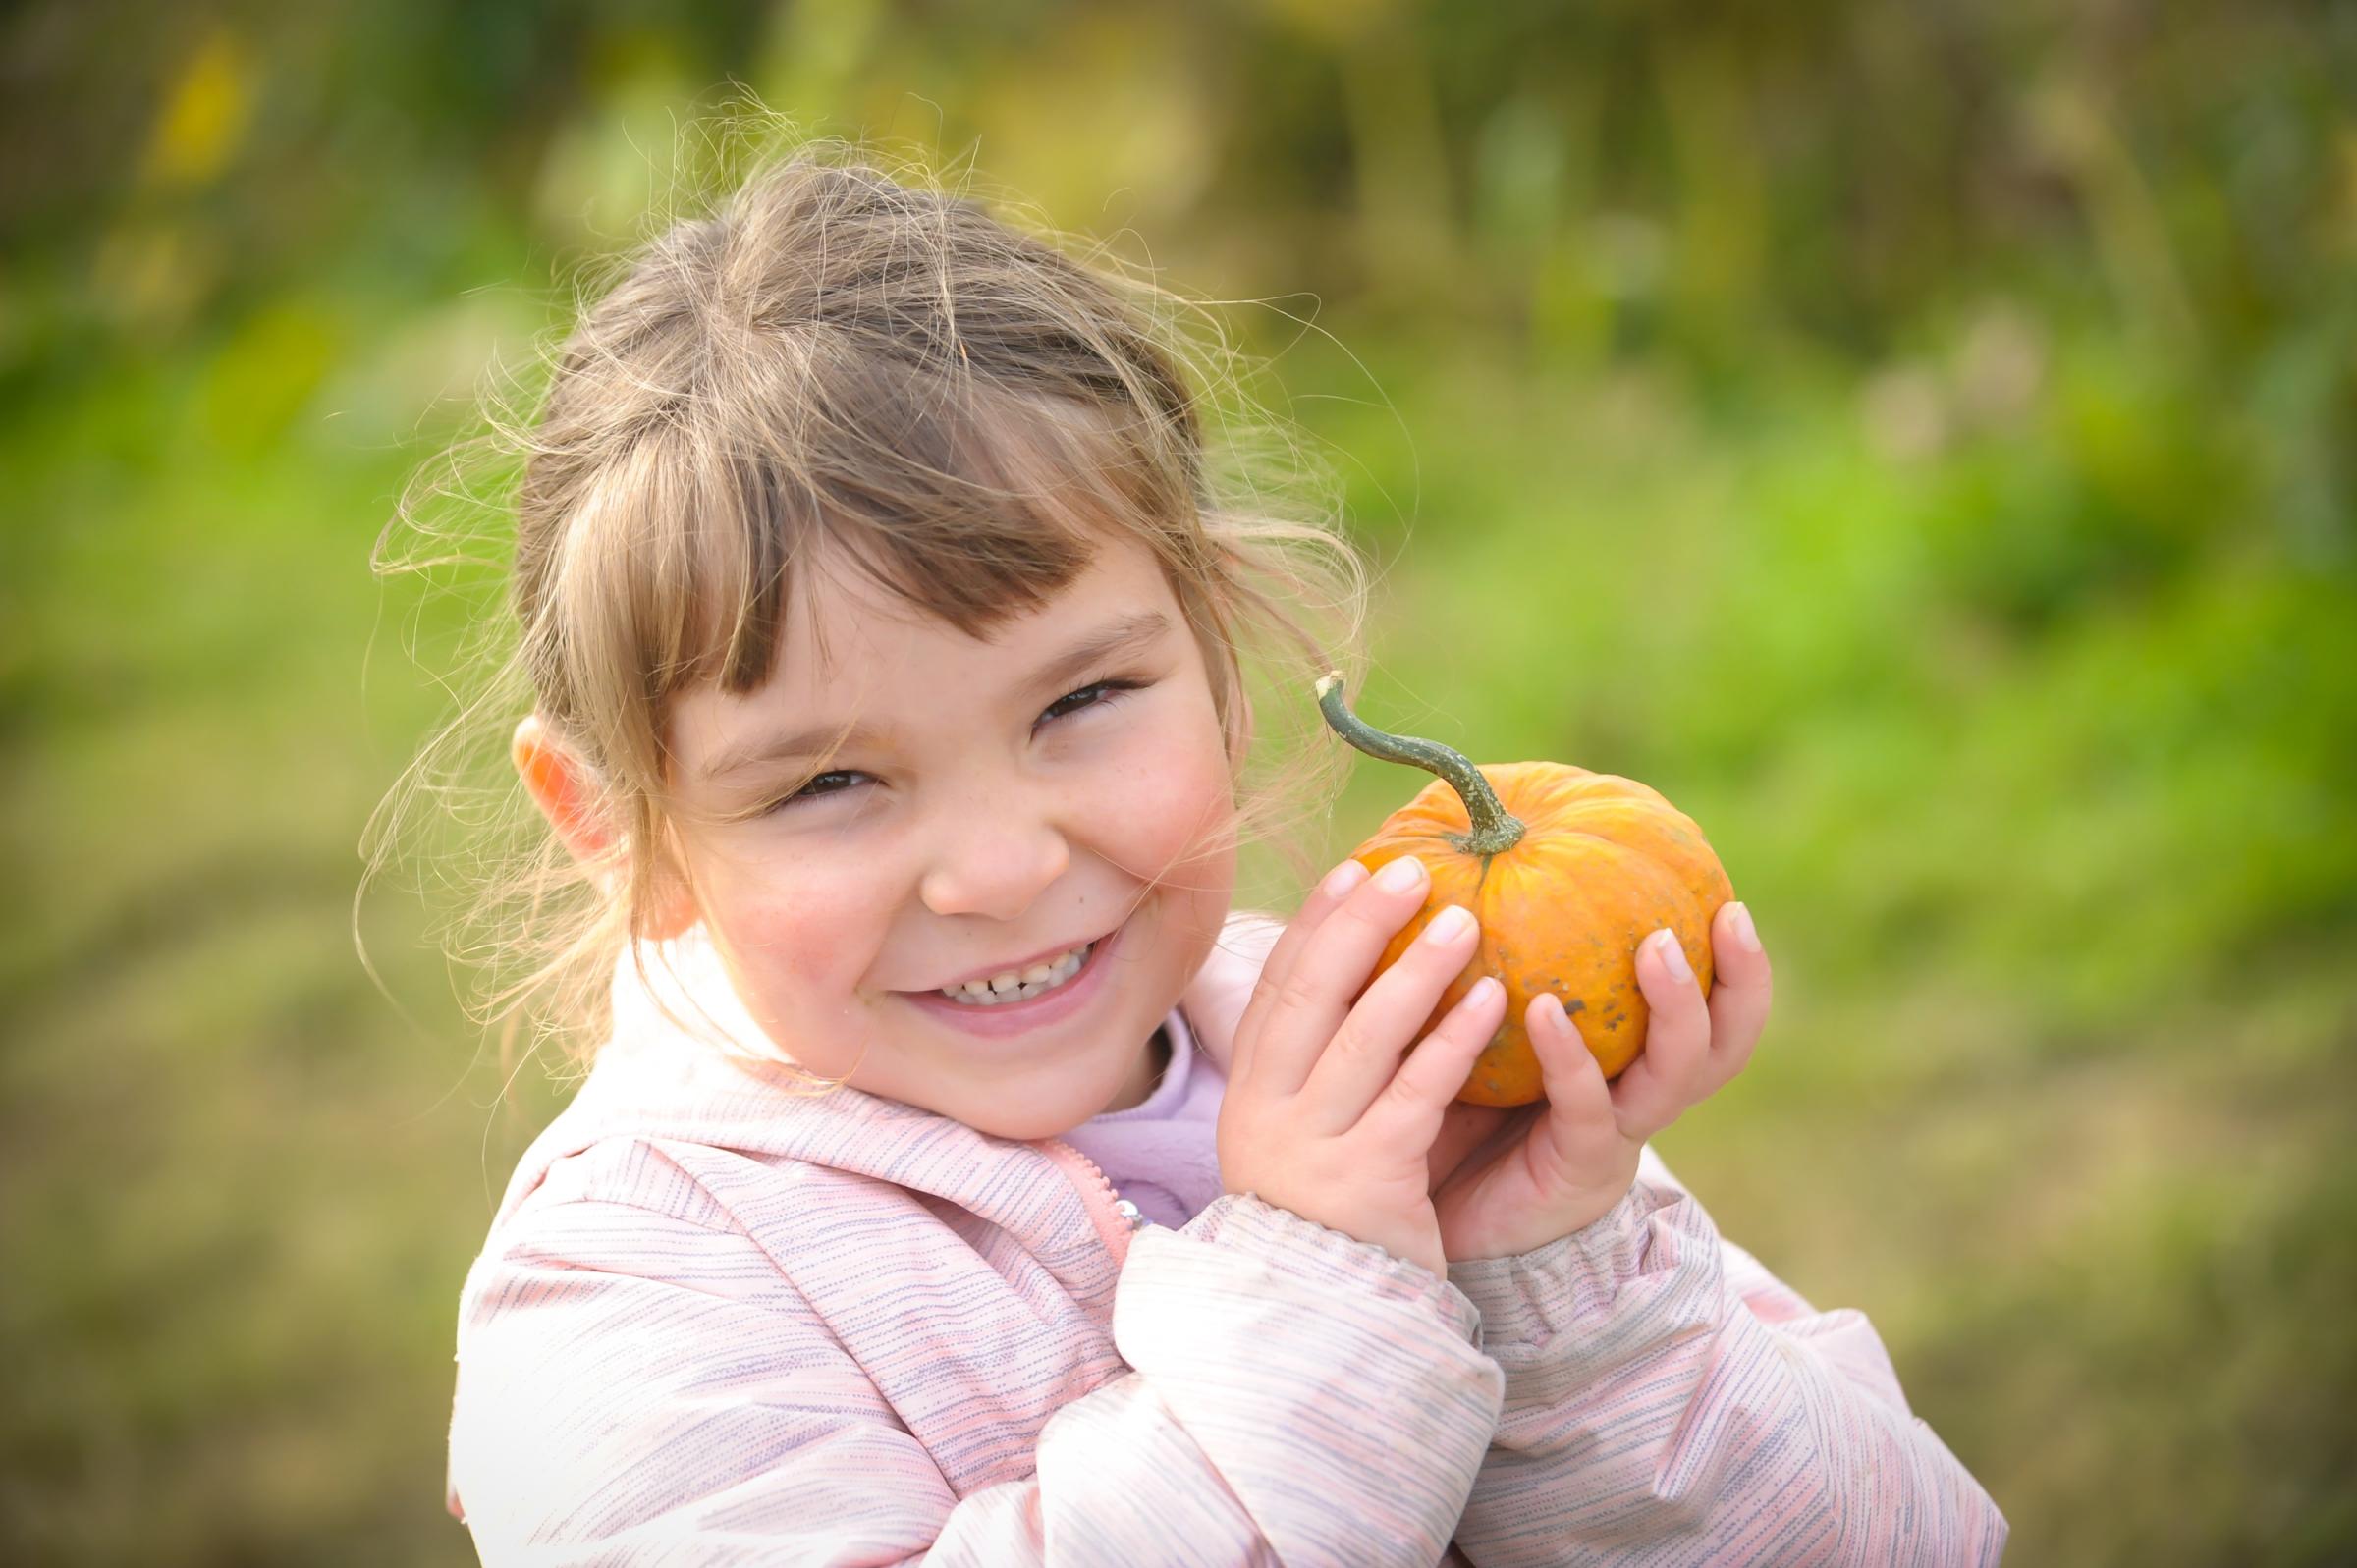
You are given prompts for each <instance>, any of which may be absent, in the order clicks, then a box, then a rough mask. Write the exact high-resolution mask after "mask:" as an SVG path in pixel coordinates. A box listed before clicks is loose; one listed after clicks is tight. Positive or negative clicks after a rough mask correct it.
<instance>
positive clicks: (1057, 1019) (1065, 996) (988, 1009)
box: [901, 921, 1129, 1038]
mask: <svg viewBox="0 0 2357 1568" xmlns="http://www.w3.org/2000/svg"><path fill="white" fill-rule="evenodd" d="M1128 929H1129V926H1128V923H1127V922H1126V921H1124V923H1123V924H1121V925H1119V926H1116V927H1115V928H1114V929H1113V930H1112V931H1110V932H1108V933H1107V934H1106V935H1104V936H1102V937H1099V938H1098V939H1097V940H1096V942H1095V944H1094V945H1093V946H1090V947H1089V949H1088V959H1087V961H1086V962H1084V963H1082V964H1081V965H1080V968H1079V971H1078V972H1077V973H1076V974H1074V975H1073V976H1072V978H1071V979H1069V980H1068V981H1066V982H1065V983H1064V984H1063V985H1061V986H1058V987H1057V988H1056V989H1055V990H1054V991H1048V992H1043V993H1041V994H1040V995H1039V996H1036V997H1033V998H1032V999H1030V1000H1028V1001H996V1002H988V1003H977V1002H970V1001H952V1000H950V999H949V998H947V997H945V996H943V995H942V994H941V993H940V992H938V991H904V992H902V993H901V995H902V996H904V997H905V998H907V999H908V1001H909V1003H910V1004H911V1005H913V1006H916V1007H919V1008H922V1009H923V1010H924V1011H925V1012H927V1013H929V1014H931V1015H932V1016H933V1017H936V1018H939V1019H940V1020H941V1021H942V1022H944V1023H946V1024H949V1025H951V1026H952V1027H954V1028H958V1029H962V1030H964V1031H965V1032H966V1033H968V1034H975V1035H987V1036H991V1037H993V1038H998V1037H1004V1036H1007V1035H1020V1034H1028V1033H1030V1032H1031V1031H1032V1030H1034V1029H1042V1028H1045V1027H1047V1026H1048V1025H1049V1024H1054V1023H1061V1022H1063V1021H1064V1020H1065V1019H1066V1018H1069V1017H1070V1016H1071V1015H1072V1014H1073V1013H1075V1012H1078V1011H1079V1010H1080V1009H1081V1008H1082V1007H1085V1006H1087V1005H1088V1003H1089V1000H1090V999H1092V998H1093V997H1095V996H1096V994H1097V993H1098V992H1099V991H1101V990H1103V989H1104V987H1105V960H1106V958H1107V957H1108V956H1110V955H1111V954H1112V952H1113V949H1114V948H1115V947H1117V946H1120V945H1121V941H1122V935H1123V933H1124V932H1126V931H1127V930H1128Z"/></svg>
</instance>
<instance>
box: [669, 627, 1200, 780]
mask: <svg viewBox="0 0 2357 1568" xmlns="http://www.w3.org/2000/svg"><path fill="white" fill-rule="evenodd" d="M1170 626H1171V618H1170V617H1168V616H1166V615H1164V614H1163V613H1162V612H1161V611H1159V610H1137V611H1132V612H1130V613H1129V614H1127V615H1125V616H1121V617H1118V618H1117V619H1115V620H1113V621H1109V622H1106V623H1105V624H1104V625H1103V626H1100V627H1099V628H1097V629H1096V630H1095V631H1092V632H1090V633H1089V634H1088V635H1087V636H1085V637H1083V638H1081V639H1080V640H1079V641H1078V642H1075V643H1073V644H1072V645H1071V646H1070V647H1069V648H1067V649H1066V650H1065V651H1064V652H1062V653H1060V654H1058V655H1057V656H1056V657H1055V658H1053V659H1050V660H1049V661H1048V662H1047V663H1046V664H1044V665H1042V666H1040V667H1039V669H1038V670H1037V671H1035V672H1034V673H1033V674H1032V676H1031V677H1030V678H1029V679H1028V680H1026V681H1024V682H1023V685H1022V690H1023V691H1024V692H1025V693H1026V694H1036V693H1039V692H1043V691H1045V690H1047V689H1048V688H1049V687H1051V686H1061V685H1064V684H1065V683H1067V682H1068V681H1072V680H1077V679H1078V678H1079V677H1080V676H1082V675H1083V674H1085V673H1086V672H1087V671H1088V670H1089V669H1090V668H1091V667H1093V666H1095V665H1097V664H1099V663H1101V662H1103V661H1105V660H1108V659H1112V658H1116V657H1118V656H1121V655H1124V654H1128V653H1133V652H1135V651H1136V650H1138V649H1140V648H1143V647H1144V646H1146V645H1147V644H1148V643H1150V642H1152V641H1154V640H1155V639H1156V638H1158V637H1160V636H1161V635H1162V634H1163V633H1164V632H1166V631H1168V630H1169V629H1170ZM874 738H875V736H874V733H873V731H871V730H869V729H868V728H867V727H866V726H865V725H856V724H855V725H851V726H849V727H848V728H847V727H845V726H842V725H838V724H833V723H826V724H814V725H811V726H809V727H807V728H806V729H802V730H795V731H794V732H793V733H792V734H782V735H775V736H759V735H756V736H754V737H752V738H750V739H747V740H741V741H739V742H738V743H737V744H735V745H732V746H725V747H723V748H722V749H721V753H720V755H719V756H717V757H715V758H713V759H712V761H711V762H709V763H707V764H706V765H705V766H704V769H703V775H704V777H705V778H706V779H717V778H719V777H720V776H721V775H722V774H726V773H734V772H736V771H737V770H738V769H739V768H742V767H745V766H747V765H749V764H752V763H756V762H784V761H788V760H792V759H795V758H803V757H811V756H816V755H819V754H821V753H823V752H826V751H830V750H833V749H835V748H836V747H838V746H859V745H864V744H866V743H868V742H869V741H871V740H873V739H874Z"/></svg>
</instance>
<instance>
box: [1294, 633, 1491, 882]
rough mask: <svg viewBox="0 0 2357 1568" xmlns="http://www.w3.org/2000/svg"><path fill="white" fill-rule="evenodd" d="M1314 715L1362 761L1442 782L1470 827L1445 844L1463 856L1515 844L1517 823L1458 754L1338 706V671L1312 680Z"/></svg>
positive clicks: (1340, 677)
mask: <svg viewBox="0 0 2357 1568" xmlns="http://www.w3.org/2000/svg"><path fill="white" fill-rule="evenodd" d="M1318 711H1319V712H1321V713H1323V714H1324V715H1325V716H1326V722H1327V724H1329V725H1331V726H1333V728H1334V732H1335V733H1336V734H1339V735H1341V736H1342V737H1343V739H1344V740H1347V741H1349V742H1350V744H1352V745H1354V746H1356V747H1357V748H1358V749H1359V750H1361V751H1363V752H1365V753H1366V754H1367V755H1368V756H1370V757H1380V758H1382V759H1383V760H1384V761H1385V762H1404V763H1406V764H1407V765H1408V766H1409V767H1411V768H1421V769H1423V770H1424V771H1425V772H1426V773H1435V774H1439V775H1440V776H1441V777H1442V778H1444V779H1446V780H1448V781H1449V784H1450V787H1451V788H1453V789H1454V790H1455V791H1456V793H1457V798H1459V799H1460V800H1462V801H1464V803H1465V815H1466V816H1467V817H1468V818H1470V819H1471V821H1472V825H1473V831H1472V832H1471V833H1467V834H1452V835H1451V836H1450V840H1451V841H1452V842H1453V843H1454V844H1455V845H1456V846H1457V847H1458V848H1460V849H1462V850H1464V851H1465V852H1466V853H1467V854H1475V855H1494V854H1498V853H1500V852H1502V851H1504V850H1507V849H1511V848H1512V847H1513V846H1514V845H1515V844H1517V843H1519V842H1521V840H1522V831H1523V830H1522V819H1521V818H1519V817H1517V816H1515V815H1514V814H1513V813H1512V812H1510V811H1508V810H1507V809H1506V806H1505V803H1504V802H1502V801H1501V800H1499V798H1498V791H1497V790H1495V789H1492V788H1491V787H1490V782H1489V781H1488V780H1487V779H1484V778H1483V777H1482V776H1481V770H1480V769H1479V768H1476V767H1474V766H1473V764H1472V763H1471V762H1470V761H1468V760H1467V759H1466V757H1465V754H1464V753H1463V752H1461V751H1452V750H1451V749H1450V748H1449V747H1447V746H1444V745H1442V744H1441V743H1440V742H1439V741H1437V740H1418V739H1416V738H1415V737H1414V736H1412V735H1392V734H1386V733H1384V732H1383V731H1382V730H1377V729H1375V728H1373V727H1372V726H1370V725H1368V724H1367V723H1366V722H1365V721H1364V720H1362V719H1360V718H1359V717H1358V715H1356V714H1354V713H1352V712H1351V711H1350V709H1349V706H1348V705H1347V704H1346V703H1344V702H1343V673H1342V672H1341V671H1339V670H1337V671H1335V672H1334V673H1333V674H1332V675H1326V676H1319V677H1318Z"/></svg>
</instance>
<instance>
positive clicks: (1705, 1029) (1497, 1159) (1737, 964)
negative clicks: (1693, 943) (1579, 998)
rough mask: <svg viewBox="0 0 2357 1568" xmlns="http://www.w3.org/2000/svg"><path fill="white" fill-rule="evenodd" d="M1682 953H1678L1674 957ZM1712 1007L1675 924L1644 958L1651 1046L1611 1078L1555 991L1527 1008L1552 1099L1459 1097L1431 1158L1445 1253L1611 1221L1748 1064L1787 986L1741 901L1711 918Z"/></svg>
mask: <svg viewBox="0 0 2357 1568" xmlns="http://www.w3.org/2000/svg"><path fill="white" fill-rule="evenodd" d="M1672 954H1674V955H1675V956H1674V957H1672V956H1671V955H1672ZM1711 963H1712V970H1713V980H1712V986H1711V995H1710V1000H1709V1001H1708V1002H1705V1001H1704V1000H1703V996H1702V989H1701V987H1700V986H1698V985H1697V984H1696V983H1695V980H1694V976H1693V973H1692V971H1691V970H1689V969H1688V968H1687V966H1686V961H1685V955H1684V953H1682V952H1680V951H1679V950H1678V947H1677V942H1676V939H1675V938H1674V937H1672V936H1671V935H1670V934H1669V933H1668V932H1667V931H1666V930H1665V931H1661V932H1656V933H1655V934H1654V935H1653V936H1652V937H1650V938H1648V939H1647V940H1646V942H1645V944H1644V945H1643V946H1642V947H1640V948H1639V950H1638V953H1637V984H1638V985H1639V986H1640V987H1641V988H1642V989H1643V990H1644V993H1645V1000H1646V1001H1647V1003H1648V1004H1649V1005H1650V1006H1651V1007H1652V1019H1651V1021H1650V1022H1649V1023H1648V1024H1647V1025H1646V1030H1645V1050H1644V1052H1643V1054H1640V1055H1639V1056H1638V1057H1637V1059H1636V1060H1635V1061H1633V1062H1631V1063H1629V1065H1628V1067H1627V1069H1626V1070H1625V1071H1623V1072H1622V1073H1621V1074H1620V1076H1619V1077H1618V1078H1617V1079H1616V1080H1615V1081H1613V1082H1611V1083H1607V1082H1606V1081H1605V1078H1604V1073H1603V1072H1602V1070H1601V1069H1599V1068H1598V1067H1597V1065H1596V1058H1595V1057H1594V1056H1592V1055H1590V1054H1588V1049H1587V1047H1586V1046H1585V1045H1583V1044H1581V1042H1580V1038H1579V1032H1578V1031H1577V1030H1576V1029H1574V1028H1573V1027H1572V1025H1571V1020H1570V1019H1569V1018H1568V1017H1567V1016H1565V1014H1564V1012H1563V1004H1562V1002H1561V1001H1559V1000H1556V998H1555V997H1553V996H1552V995H1549V996H1542V997H1539V998H1537V999H1536V1000H1533V1001H1532V1002H1531V1003H1530V1006H1529V1009H1528V1010H1527V1011H1526V1012H1525V1013H1524V1014H1523V1021H1524V1024H1525V1026H1526V1027H1527V1028H1528V1030H1529V1032H1530V1040H1531V1045H1532V1047H1533V1049H1534V1050H1535V1051H1536V1052H1537V1053H1538V1057H1539V1071H1540V1075H1541V1077H1542V1078H1543V1080H1544V1081H1545V1084H1546V1089H1547V1098H1546V1099H1545V1100H1544V1101H1542V1102H1540V1103H1539V1104H1537V1105H1534V1106H1517V1107H1513V1108H1503V1107H1497V1106H1468V1105H1453V1106H1451V1107H1450V1108H1449V1110H1448V1112H1447V1115H1446V1117H1445V1118H1444V1120H1443V1122H1442V1126H1441V1132H1440V1136H1439V1137H1438V1138H1437V1139H1435V1140H1434V1142H1433V1146H1432V1153H1431V1157H1430V1161H1429V1163H1430V1168H1431V1180H1432V1187H1431V1191H1432V1201H1433V1209H1434V1212H1435V1213H1436V1214H1437V1215H1438V1216H1439V1218H1440V1222H1441V1247H1442V1250H1443V1252H1445V1253H1446V1254H1447V1256H1448V1258H1449V1259H1450V1261H1451V1262H1457V1261H1460V1260H1464V1259H1471V1258H1505V1257H1511V1256H1513V1255H1515V1254H1517V1253H1525V1252H1532V1251H1535V1250H1537V1249H1538V1248H1540V1247H1544V1246H1546V1245H1547V1244H1548V1243H1549V1242H1551V1241H1554V1240H1556V1239H1557V1238H1558V1237H1561V1236H1567V1235H1569V1234H1570V1233H1571V1232H1572V1231H1574V1230H1578V1229H1580V1228H1581V1227H1582V1226H1585V1225H1588V1224H1591V1223H1593V1222H1594V1221H1596V1220H1597V1219H1600V1218H1602V1217H1604V1216H1605V1215H1606V1214H1607V1213H1609V1212H1610V1211H1611V1210H1612V1208H1613V1206H1614V1205H1615V1204H1617V1203H1618V1202H1619V1201H1620V1198H1621V1195H1622V1194H1624V1193H1626V1192H1627V1191H1628V1190H1629V1188H1630V1186H1631V1185H1633V1184H1634V1183H1635V1181H1636V1177H1637V1155H1638V1152H1639V1151H1640V1150H1641V1149H1643V1148H1644V1146H1645V1140H1647V1139H1648V1138H1651V1137H1652V1136H1654V1135H1655V1134H1656V1133H1658V1132H1660V1131H1661V1130H1662V1129H1663V1128H1665V1127H1668V1126H1669V1125H1670V1124H1671V1123H1672V1122H1673V1121H1675V1120H1676V1119H1677V1118H1678V1115H1679V1114H1680V1113H1681V1112H1682V1111H1684V1110H1685V1108H1687V1107H1689V1106H1693V1105H1698V1104H1700V1103H1701V1102H1702V1101H1704V1100H1706V1099H1708V1098H1709V1097H1710V1096H1711V1095H1712V1094H1714V1093H1716V1092H1717V1091H1718V1089H1719V1087H1720V1086H1721V1085H1723V1084H1725V1083H1726V1082H1727V1080H1728V1079H1730V1078H1732V1077H1734V1075H1735V1074H1736V1073H1738V1072H1741V1071H1742V1070H1743V1064H1744V1063H1745V1062H1746V1061H1748V1060H1750V1059H1751V1048H1752V1046H1753V1045H1754V1044H1755V1043H1756V1042H1757V1041H1758V1040H1759V1038H1760V1029H1761V1026H1762V1025H1764V1024H1765V1023H1766V1022H1767V1021H1768V1004H1769V1001H1770V1000H1771V998H1772V996H1773V994H1774V991H1775V984H1774V976H1773V975H1772V974H1771V973H1770V970H1769V965H1768V954H1767V953H1766V951H1765V950H1763V949H1762V947H1761V946H1760V941H1759V938H1758V936H1757V935H1756V934H1754V932H1753V930H1752V925H1751V916H1750V914H1749V912H1748V911H1746V910H1745V909H1744V907H1743V906H1742V905H1741V904H1739V903H1729V904H1726V905H1723V906H1722V907H1721V908H1720V910H1719V913H1718V915H1717V917H1716V918H1715V919H1713V921H1712V923H1711Z"/></svg>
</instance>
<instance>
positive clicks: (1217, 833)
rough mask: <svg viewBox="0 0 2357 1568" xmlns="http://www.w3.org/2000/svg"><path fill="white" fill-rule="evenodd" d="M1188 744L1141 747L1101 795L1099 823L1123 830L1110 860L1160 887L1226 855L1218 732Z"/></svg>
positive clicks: (1226, 806) (1229, 814) (1228, 820)
mask: <svg viewBox="0 0 2357 1568" xmlns="http://www.w3.org/2000/svg"><path fill="white" fill-rule="evenodd" d="M1194 739H1195V740H1196V741H1197V743H1194V744H1177V745H1173V744H1162V745H1152V746H1141V747H1139V748H1137V749H1136V751H1135V752H1134V753H1133V754H1132V755H1131V756H1129V757H1127V758H1125V759H1124V764H1123V766H1122V767H1121V769H1120V770H1119V775H1120V776H1119V778H1118V780H1117V781H1116V782H1114V783H1113V784H1109V785H1106V786H1105V788H1104V791H1103V792H1104V794H1105V801H1104V804H1106V805H1107V806H1109V807H1110V808H1111V809H1110V811H1109V812H1108V814H1107V816H1106V818H1105V820H1107V821H1109V822H1118V823H1120V824H1121V825H1122V827H1121V830H1120V831H1121V836H1122V838H1123V844H1124V847H1123V850H1122V852H1121V853H1120V854H1119V855H1118V856H1117V857H1116V858H1117V859H1118V860H1119V861H1120V862H1121V863H1122V866H1123V869H1124V870H1126V871H1128V872H1129V873H1130V874H1131V875H1132V876H1136V877H1139V878H1141V879H1144V880H1147V881H1161V880H1164V879H1165V878H1168V877H1171V876H1173V875H1175V874H1176V873H1177V872H1178V871H1179V870H1180V869H1181V868H1184V867H1187V866H1189V865H1193V864H1197V863H1202V862H1207V861H1214V860H1218V859H1220V858H1222V857H1223V856H1224V855H1226V854H1227V853H1228V852H1229V848H1230V845H1229V842H1228V836H1229V831H1230V827H1231V824H1232V821H1233V817H1234V814H1235V808H1234V800H1233V790H1232V787H1231V784H1230V780H1229V775H1228V764H1227V759H1226V756H1225V755H1224V753H1223V751H1222V750H1221V747H1220V742H1219V738H1218V732H1217V730H1205V732H1204V733H1203V734H1202V735H1201V736H1197V737H1194Z"/></svg>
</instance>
